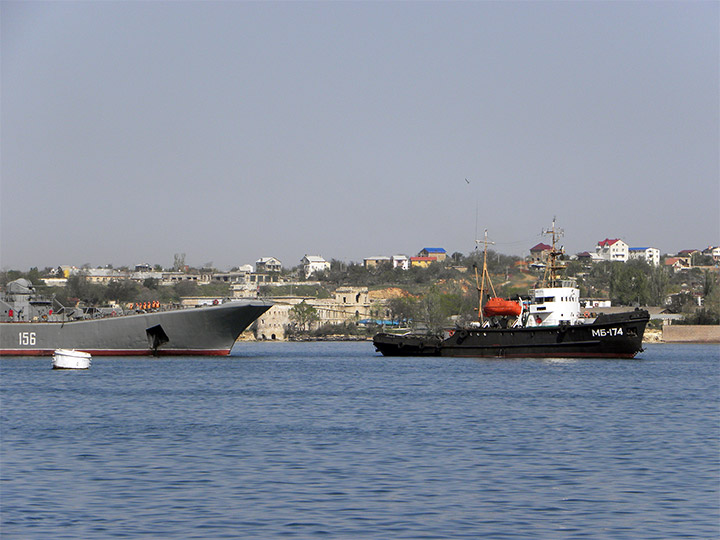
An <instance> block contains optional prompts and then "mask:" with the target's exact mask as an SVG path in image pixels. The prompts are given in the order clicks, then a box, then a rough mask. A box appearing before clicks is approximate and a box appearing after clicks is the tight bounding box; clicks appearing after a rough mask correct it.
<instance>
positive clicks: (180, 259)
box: [173, 253, 185, 272]
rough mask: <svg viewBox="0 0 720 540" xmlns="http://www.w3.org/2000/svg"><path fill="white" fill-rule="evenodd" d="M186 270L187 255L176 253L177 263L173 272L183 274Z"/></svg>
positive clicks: (174, 264)
mask: <svg viewBox="0 0 720 540" xmlns="http://www.w3.org/2000/svg"><path fill="white" fill-rule="evenodd" d="M184 269H185V254H184V253H176V254H175V262H174V263H173V270H175V271H176V272H181V271H183V270H184Z"/></svg>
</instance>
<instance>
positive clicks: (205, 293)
mask: <svg viewBox="0 0 720 540" xmlns="http://www.w3.org/2000/svg"><path fill="white" fill-rule="evenodd" d="M550 250H551V246H549V245H547V244H544V243H539V244H537V245H535V246H532V247H531V248H529V250H528V255H527V256H526V257H524V258H521V257H516V258H511V260H510V261H508V262H507V264H506V270H505V276H504V277H505V278H506V279H505V283H504V286H505V289H504V290H505V292H506V293H508V294H510V293H512V292H515V293H516V294H518V293H522V292H523V287H525V288H528V287H529V286H531V285H532V282H533V280H534V279H535V278H536V277H537V276H538V275H539V274H540V273H541V272H542V271H543V269H544V266H545V263H546V261H547V257H548V254H549V253H550ZM633 262H641V263H644V264H646V265H647V268H649V269H655V271H659V270H661V269H662V270H663V272H664V274H666V275H676V274H677V275H681V274H682V273H683V272H690V271H695V272H698V271H700V272H702V271H704V272H709V273H711V275H712V276H715V277H714V278H713V279H714V280H717V275H718V271H719V269H720V246H710V247H707V248H705V249H685V250H682V251H680V252H678V253H675V254H665V255H661V254H660V250H659V249H658V248H655V247H631V246H630V245H629V244H627V243H626V242H624V241H623V240H621V239H618V238H615V239H609V238H606V239H604V240H601V241H599V242H597V245H596V247H595V249H594V250H593V251H592V252H588V251H586V252H582V253H578V254H576V255H574V256H568V257H566V264H567V265H568V266H571V265H574V267H575V268H576V272H577V273H578V275H579V276H581V277H582V276H583V275H589V274H590V273H591V272H590V269H592V268H593V267H598V268H599V266H598V265H602V263H606V264H607V263H628V264H633ZM510 263H511V265H510ZM350 264H351V265H352V266H354V267H356V268H358V269H359V270H360V269H361V270H362V271H365V272H366V273H368V274H373V275H377V274H378V273H379V272H381V271H389V272H391V274H388V275H389V276H396V277H395V281H398V278H397V276H400V275H402V274H398V272H403V273H404V272H408V273H412V272H416V273H418V272H425V273H430V272H432V271H433V269H434V268H437V269H439V268H442V269H444V270H445V271H452V272H454V274H448V275H447V276H445V278H444V282H445V283H446V284H447V283H448V282H449V281H452V280H453V277H452V276H461V278H460V281H463V280H464V283H463V285H462V286H461V288H462V290H463V294H464V295H466V296H472V294H473V293H472V291H471V289H472V281H473V276H472V272H471V271H470V272H469V270H471V268H472V264H474V263H473V262H472V261H471V260H470V259H469V258H466V257H464V256H463V255H462V254H460V253H453V254H448V253H447V252H446V250H445V249H443V248H441V247H425V248H423V249H421V250H420V251H418V252H417V255H414V256H408V255H404V254H401V255H389V256H370V257H366V258H364V259H363V261H362V263H361V264H360V263H357V264H355V263H350ZM333 265H335V266H344V263H339V262H338V261H334V260H332V259H331V260H326V259H325V258H323V257H322V256H319V255H305V256H304V257H303V258H302V259H301V260H300V261H299V264H298V265H295V266H293V267H290V268H288V267H287V266H285V265H284V263H283V261H281V260H279V259H278V258H276V257H272V256H268V257H261V258H259V259H258V260H256V261H255V263H254V264H244V265H242V266H239V267H236V268H233V269H232V270H231V271H229V272H220V271H217V270H216V269H213V268H200V269H197V268H190V267H189V266H187V265H185V264H184V255H182V254H179V255H176V257H175V265H174V267H173V268H172V269H164V268H162V267H160V266H159V265H155V266H151V265H150V264H137V265H135V266H134V268H119V269H116V268H111V267H102V268H92V267H88V266H85V267H75V266H64V265H60V266H58V267H56V268H48V269H45V271H44V272H42V278H41V279H42V282H43V283H44V284H45V286H47V287H48V288H53V289H56V290H57V289H58V288H63V287H65V286H66V285H67V284H68V281H69V280H70V281H72V280H73V279H78V278H81V279H82V280H84V281H85V282H87V283H90V284H94V285H99V286H110V285H111V284H117V283H119V282H132V283H136V284H138V285H140V284H143V285H145V286H147V285H148V284H152V285H153V286H154V287H156V288H157V289H158V290H162V289H163V288H167V287H174V286H175V287H177V288H179V289H180V290H183V291H185V294H183V295H182V296H181V298H180V302H181V304H183V305H185V306H188V307H192V306H199V305H203V304H210V303H218V302H222V301H223V300H225V299H227V298H248V297H256V296H264V297H269V298H271V299H272V301H273V303H274V305H273V307H272V308H271V309H270V310H269V311H267V312H266V313H265V314H264V315H263V316H262V317H261V318H260V319H258V321H256V323H255V324H254V325H253V327H252V334H253V336H254V337H256V338H258V339H268V340H281V339H286V338H287V337H288V335H289V334H296V333H297V332H298V330H300V331H310V330H313V329H315V330H317V329H320V328H331V329H335V330H337V329H338V328H344V329H345V331H347V327H348V325H354V326H358V325H359V326H367V325H384V324H396V323H395V322H393V321H395V320H396V319H397V318H398V314H399V313H398V312H399V311H402V308H399V307H398V302H399V299H403V298H408V297H410V298H413V297H414V298H415V299H418V298H421V297H422V296H423V295H424V294H425V293H426V292H427V291H424V292H421V293H418V291H415V293H410V292H408V287H401V286H398V285H397V284H394V283H392V281H393V278H392V277H390V278H388V279H386V280H385V281H386V283H384V284H382V286H381V285H380V284H378V285H375V286H372V285H370V286H369V285H368V284H365V283H353V282H352V281H357V280H352V279H350V278H348V277H346V278H345V279H347V280H348V282H345V283H343V282H340V281H342V279H343V278H342V277H341V278H339V280H337V281H335V282H333V283H329V281H331V278H330V276H331V275H332V273H333ZM578 271H579V272H578ZM393 273H394V274H393ZM341 275H342V274H341ZM448 276H450V277H449V279H448ZM687 289H688V286H684V287H681V290H679V291H674V292H673V291H670V292H669V294H667V295H666V296H664V297H663V298H662V299H660V301H656V302H655V303H656V304H659V305H658V306H656V309H655V310H654V311H655V316H656V318H659V319H662V320H663V321H664V322H665V323H667V322H670V321H671V320H672V319H674V318H678V317H680V316H681V315H679V314H678V313H677V311H678V309H672V307H671V306H672V305H673V303H675V304H677V305H680V304H678V301H677V299H676V298H674V297H675V296H678V295H681V296H682V297H683V298H684V301H685V302H688V299H689V302H690V303H691V304H692V305H694V306H696V307H702V305H703V302H704V297H705V295H706V294H707V292H708V291H704V293H703V291H700V290H697V289H698V287H697V286H695V287H692V286H690V287H689V290H687ZM321 290H322V293H321V292H320V291H321ZM585 292H586V294H588V297H587V298H585V299H584V303H585V304H584V305H585V306H586V307H587V308H588V309H601V308H602V309H604V310H608V309H612V307H613V306H612V301H611V299H610V298H609V297H608V295H602V293H601V296H599V297H598V296H596V295H595V294H591V293H597V292H598V291H597V290H595V289H593V288H592V287H589V286H588V287H587V288H586V290H585ZM646 303H647V301H646ZM112 304H113V305H114V306H115V307H116V308H118V309H122V308H123V307H125V308H127V307H137V306H134V305H133V304H134V303H133V302H129V303H128V302H125V303H124V305H123V301H122V300H121V299H120V298H118V299H116V301H114V302H112ZM145 305H147V302H145ZM139 306H140V307H143V303H142V302H141V303H140V304H139ZM458 309H461V308H458ZM464 309H466V310H468V309H471V308H468V306H467V302H466V304H465V305H464Z"/></svg>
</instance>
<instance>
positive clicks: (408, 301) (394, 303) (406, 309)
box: [387, 296, 418, 324]
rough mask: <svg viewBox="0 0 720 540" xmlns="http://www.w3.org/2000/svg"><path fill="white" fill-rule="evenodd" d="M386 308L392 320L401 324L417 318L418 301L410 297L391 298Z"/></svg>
mask: <svg viewBox="0 0 720 540" xmlns="http://www.w3.org/2000/svg"><path fill="white" fill-rule="evenodd" d="M387 308H388V309H389V310H390V314H391V316H392V318H393V320H395V321H398V322H399V323H400V324H403V323H407V322H408V321H412V320H414V319H416V318H417V310H418V301H417V299H416V298H414V297H412V296H404V297H397V298H391V299H390V300H388V302H387Z"/></svg>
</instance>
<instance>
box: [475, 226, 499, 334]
mask: <svg viewBox="0 0 720 540" xmlns="http://www.w3.org/2000/svg"><path fill="white" fill-rule="evenodd" d="M487 236H488V234H487V229H485V240H484V241H483V243H484V249H483V269H482V280H481V282H480V283H478V281H479V280H478V273H477V266H476V267H475V286H476V287H477V290H478V316H479V317H480V322H481V323H484V322H485V318H484V316H483V312H482V304H483V296H485V279H487V282H488V284H489V285H490V289H491V290H492V293H493V296H497V294H496V293H495V287H493V284H492V281H491V280H490V273H489V272H488V269H487V247H488V244H495V242H490V241H489V240H488V237H487ZM475 243H476V244H479V243H480V241H479V240H475Z"/></svg>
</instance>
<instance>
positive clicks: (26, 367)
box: [0, 342, 720, 540]
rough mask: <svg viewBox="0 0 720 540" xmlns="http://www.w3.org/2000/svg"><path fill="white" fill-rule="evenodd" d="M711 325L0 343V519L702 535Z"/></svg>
mask: <svg viewBox="0 0 720 540" xmlns="http://www.w3.org/2000/svg"><path fill="white" fill-rule="evenodd" d="M719 366H720V357H719V348H718V347H717V346H702V345H681V346H677V345H650V346H647V350H646V351H645V352H644V353H641V355H640V356H639V358H637V359H635V360H587V359H583V360H537V359H517V360H496V359H443V358H384V357H381V356H379V355H377V354H376V353H374V351H373V348H372V345H371V344H370V343H367V342H364V343H242V344H239V345H237V346H236V347H235V348H234V349H233V354H232V356H230V357H227V358H201V357H182V358H130V357H128V358H103V357H95V358H93V364H92V368H91V369H90V370H88V371H81V372H77V371H57V370H52V369H51V359H49V358H39V359H38V358H7V357H6V358H2V359H0V384H1V390H2V393H1V401H0V405H1V411H2V413H1V417H0V420H1V424H0V428H1V432H0V435H1V447H0V450H1V454H0V480H1V484H0V517H1V525H0V537H2V538H4V539H5V538H8V539H10V538H19V539H34V538H43V539H45V538H53V539H83V540H86V539H94V538H98V539H100V538H102V539H105V538H133V539H136V538H148V539H150V538H153V539H156V538H177V539H188V538H202V539H214V538H242V539H255V538H257V539H269V538H332V539H336V538H337V539H346V538H358V539H395V538H412V539H420V538H494V539H504V538H513V539H521V538H522V539H525V538H528V539H530V538H532V539H570V538H599V539H600V538H601V539H605V538H607V539H614V540H620V539H632V540H637V539H671V538H672V539H674V538H696V539H714V538H718V537H719V536H720V469H719V463H718V461H719V457H720V415H719V409H718V403H719V402H718V397H719V390H718V379H719V370H718V368H719Z"/></svg>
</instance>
